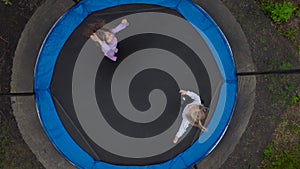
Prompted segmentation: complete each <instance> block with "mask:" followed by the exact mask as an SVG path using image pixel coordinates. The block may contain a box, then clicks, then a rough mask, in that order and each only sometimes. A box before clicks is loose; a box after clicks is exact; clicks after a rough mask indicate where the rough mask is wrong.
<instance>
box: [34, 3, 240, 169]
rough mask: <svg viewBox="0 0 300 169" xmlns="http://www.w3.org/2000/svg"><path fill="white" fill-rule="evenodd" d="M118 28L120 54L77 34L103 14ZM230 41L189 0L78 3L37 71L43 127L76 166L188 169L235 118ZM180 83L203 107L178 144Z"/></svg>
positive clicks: (50, 40) (48, 42)
mask: <svg viewBox="0 0 300 169" xmlns="http://www.w3.org/2000/svg"><path fill="white" fill-rule="evenodd" d="M124 18H126V19H128V21H129V23H130V25H129V26H128V27H127V28H126V29H124V30H123V31H121V32H119V33H118V34H117V37H118V40H119V43H118V49H119V52H118V54H117V55H116V56H118V60H117V61H116V62H112V61H110V60H109V59H107V58H105V57H104V55H103V54H102V53H101V50H100V49H99V46H97V45H95V43H94V42H92V41H91V40H90V39H88V38H86V37H85V36H83V32H84V30H85V29H86V28H87V25H89V24H91V23H95V22H96V21H97V20H99V19H102V20H105V21H106V22H107V25H106V26H107V27H114V26H116V25H117V24H118V23H120V21H121V20H122V19H124ZM235 73H236V72H235V67H234V63H233V58H232V52H231V49H230V46H229V44H228V42H227V40H226V38H225V36H224V35H223V33H222V32H221V30H220V29H219V28H218V26H217V25H216V23H215V22H214V21H213V20H212V19H211V18H210V17H209V16H208V14H207V13H206V12H205V11H204V10H203V9H202V8H201V7H200V6H198V5H197V4H194V3H193V2H191V1H189V0H151V1H146V0H118V1H116V0H105V1H104V0H103V1H96V0H83V1H80V2H79V3H78V4H76V5H75V6H73V7H72V8H71V9H70V10H68V11H67V12H66V13H65V15H63V16H62V17H61V18H60V19H59V20H58V21H57V22H56V23H55V25H54V26H53V27H52V29H51V30H50V32H49V33H48V35H47V37H46V39H45V40H44V43H43V45H42V47H41V50H40V53H39V56H38V59H37V63H36V67H35V76H34V90H35V99H36V105H37V109H38V115H39V118H40V121H41V124H42V126H43V128H44V130H45V132H46V134H47V136H48V137H49V139H50V141H51V142H52V144H53V145H54V146H55V147H56V149H57V150H58V151H59V152H60V153H61V154H62V155H63V156H64V157H65V158H66V159H67V160H68V161H70V162H71V163H72V164H74V165H75V166H76V167H79V168H163V169H165V168H190V167H192V166H193V165H195V164H196V163H198V162H200V161H201V160H202V159H203V158H205V157H206V156H207V155H208V154H209V153H210V152H211V151H212V150H213V149H214V147H215V146H216V145H217V144H218V142H219V141H220V139H221V138H222V136H223V134H224V133H225V131H226V129H227V126H228V124H229V121H230V118H231V116H232V113H233V110H234V106H235V100H236V92H237V91H236V88H237V80H236V76H235ZM179 89H188V90H192V91H194V92H196V93H198V94H200V96H201V98H202V99H203V102H204V105H205V106H207V107H209V108H210V109H209V113H208V117H207V119H206V121H205V126H206V127H207V128H208V131H206V132H202V133H201V132H200V131H199V129H197V128H195V127H189V128H188V131H187V132H186V134H185V135H184V136H183V137H182V138H181V139H180V140H179V142H178V143H177V144H173V143H172V140H173V138H174V136H175V134H176V132H177V130H178V128H179V126H180V122H181V107H180V105H181V97H180V94H179V93H178V92H179Z"/></svg>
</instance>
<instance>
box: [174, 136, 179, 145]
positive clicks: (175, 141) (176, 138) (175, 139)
mask: <svg viewBox="0 0 300 169" xmlns="http://www.w3.org/2000/svg"><path fill="white" fill-rule="evenodd" d="M178 139H179V138H178V137H177V136H175V138H174V140H173V143H174V144H176V143H177V142H178Z"/></svg>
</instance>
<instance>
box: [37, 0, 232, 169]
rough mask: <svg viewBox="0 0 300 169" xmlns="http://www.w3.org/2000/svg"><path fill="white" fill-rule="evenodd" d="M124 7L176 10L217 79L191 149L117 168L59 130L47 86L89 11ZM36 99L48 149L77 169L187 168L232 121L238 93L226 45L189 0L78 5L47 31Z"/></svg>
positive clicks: (114, 0)
mask: <svg viewBox="0 0 300 169" xmlns="http://www.w3.org/2000/svg"><path fill="white" fill-rule="evenodd" d="M125 4H151V5H160V6H163V7H167V8H171V9H174V10H176V11H178V12H179V13H180V14H181V15H182V16H183V17H184V18H185V19H186V20H188V21H189V22H190V23H191V24H192V25H193V26H194V28H195V29H196V30H197V31H198V32H199V34H200V35H201V36H202V38H203V39H204V40H205V42H206V44H207V45H208V47H209V48H210V50H211V52H212V54H213V56H214V59H215V61H216V63H217V65H218V67H219V71H220V74H221V76H222V78H223V79H222V80H223V81H222V86H221V90H220V96H219V100H218V104H217V107H216V110H215V112H214V114H213V117H212V118H211V121H210V123H209V124H208V128H209V129H210V130H208V131H207V132H204V133H203V134H202V135H201V136H200V137H199V139H198V141H196V142H195V143H194V144H193V145H192V146H191V147H190V148H188V149H187V150H186V151H184V152H182V153H181V154H179V155H178V156H176V157H175V158H173V159H172V160H169V161H167V162H164V163H162V164H157V165H150V166H118V165H112V164H108V163H105V162H101V161H96V160H94V159H93V158H92V157H91V156H90V155H89V154H88V153H86V152H85V151H84V150H83V149H81V148H80V147H79V146H78V145H77V144H76V143H75V142H74V140H73V139H72V138H71V136H70V135H69V134H68V132H67V130H66V129H65V128H64V126H63V124H62V122H61V120H60V118H59V116H58V114H57V112H56V109H55V106H54V103H53V100H52V97H51V94H50V84H51V79H52V75H53V71H54V67H55V63H56V60H57V58H58V56H59V53H60V51H61V49H62V47H63V45H64V43H65V42H66V40H67V39H68V37H69V36H70V35H71V33H72V32H73V31H74V30H75V29H76V28H77V26H78V25H79V24H80V23H81V22H82V21H83V20H84V19H85V18H86V17H87V16H88V15H89V14H90V13H92V12H95V11H99V10H102V9H105V8H109V7H113V6H118V5H125ZM34 90H35V93H36V95H35V99H36V105H37V109H38V115H39V118H40V121H41V124H42V126H43V128H44V130H45V132H46V134H47V135H48V137H49V139H50V141H51V142H52V144H53V145H54V146H55V147H56V148H57V150H58V151H59V152H60V153H61V154H62V155H63V156H64V157H65V158H66V159H68V160H69V161H70V162H71V163H73V164H74V165H75V166H77V167H79V168H95V169H97V168H113V169H117V168H118V169H123V168H124V169H125V168H131V167H135V168H155V169H166V168H173V167H176V168H191V167H192V166H193V165H194V164H196V163H198V162H199V161H200V160H201V159H203V158H204V157H206V156H207V154H209V153H210V152H211V151H212V150H213V148H214V147H215V146H216V145H217V144H218V142H219V141H220V139H221V138H222V136H223V134H224V133H225V131H226V129H227V127H228V124H229V121H230V119H231V116H232V113H233V110H234V106H235V102H236V93H237V79H236V72H235V66H234V62H233V57H232V52H231V49H230V46H229V44H228V42H227V40H226V38H225V36H224V35H223V33H222V31H221V30H220V29H219V27H218V26H217V25H216V23H215V22H214V21H213V20H212V19H211V18H210V16H209V15H208V14H207V13H206V12H205V11H204V10H203V9H202V8H200V7H199V6H198V5H196V4H194V3H193V2H191V1H189V0H103V1H99V0H82V1H81V2H80V3H78V4H76V5H75V6H74V7H72V8H71V9H70V10H69V11H67V12H66V14H65V15H63V16H62V17H61V18H60V19H59V20H58V21H57V22H56V24H55V25H54V26H53V27H52V29H51V31H50V32H49V34H48V36H47V37H46V39H45V41H44V43H43V45H42V48H41V50H40V53H39V56H38V59H37V63H36V67H35V73H34Z"/></svg>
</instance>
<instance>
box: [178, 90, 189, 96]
mask: <svg viewBox="0 0 300 169" xmlns="http://www.w3.org/2000/svg"><path fill="white" fill-rule="evenodd" d="M179 93H180V94H181V95H186V93H187V91H186V90H180V91H179Z"/></svg>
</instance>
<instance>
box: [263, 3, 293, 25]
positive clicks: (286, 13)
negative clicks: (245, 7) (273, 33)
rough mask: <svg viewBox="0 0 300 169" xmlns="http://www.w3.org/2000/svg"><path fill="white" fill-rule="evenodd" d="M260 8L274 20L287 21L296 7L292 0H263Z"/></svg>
mask: <svg viewBox="0 0 300 169" xmlns="http://www.w3.org/2000/svg"><path fill="white" fill-rule="evenodd" d="M261 9H262V10H263V11H264V12H265V14H266V15H267V16H269V17H270V18H271V19H272V20H273V21H274V22H287V21H288V20H289V19H290V18H291V16H292V14H293V13H294V11H296V10H297V7H296V6H295V5H294V4H293V3H292V2H287V1H283V2H282V3H278V2H277V3H275V2H274V1H273V0H263V1H262V5H261ZM297 13H298V12H297Z"/></svg>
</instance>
